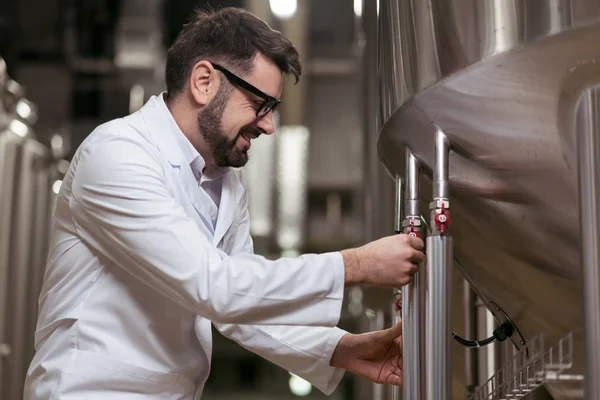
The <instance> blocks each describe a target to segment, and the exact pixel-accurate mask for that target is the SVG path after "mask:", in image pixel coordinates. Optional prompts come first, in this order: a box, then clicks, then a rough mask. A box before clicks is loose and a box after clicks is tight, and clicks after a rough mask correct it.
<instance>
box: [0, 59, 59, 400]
mask: <svg viewBox="0 0 600 400" xmlns="http://www.w3.org/2000/svg"><path fill="white" fill-rule="evenodd" d="M0 60H1V59H0ZM2 64H3V62H2ZM0 75H1V76H0V105H1V107H0V398H1V399H19V398H22V397H23V395H22V388H23V382H24V379H25V374H26V371H27V367H28V365H29V362H30V360H31V358H32V357H33V352H34V349H33V335H34V331H35V324H36V316H37V303H38V295H39V292H40V288H41V282H42V278H43V274H44V268H45V263H46V255H47V247H48V237H49V235H48V233H49V222H50V216H51V207H52V205H53V202H54V197H55V193H54V192H55V191H56V190H57V189H58V183H57V182H60V177H61V171H64V169H65V166H64V163H63V162H56V161H55V160H56V156H57V155H59V153H57V152H54V153H53V152H52V149H51V148H50V147H49V146H46V145H44V144H42V143H40V142H39V141H38V140H36V138H35V135H34V132H33V126H34V124H35V122H36V120H37V108H36V106H35V105H34V104H32V103H31V102H29V101H27V100H26V99H25V97H24V95H25V90H24V88H23V87H22V86H21V85H19V84H18V83H17V82H15V81H14V80H11V79H10V78H9V77H8V76H6V71H5V69H2V68H0ZM55 141H56V140H55Z"/></svg>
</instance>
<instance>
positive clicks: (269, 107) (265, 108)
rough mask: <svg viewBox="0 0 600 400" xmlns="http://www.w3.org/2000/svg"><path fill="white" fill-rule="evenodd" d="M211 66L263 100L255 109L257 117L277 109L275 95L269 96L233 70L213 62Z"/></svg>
mask: <svg viewBox="0 0 600 400" xmlns="http://www.w3.org/2000/svg"><path fill="white" fill-rule="evenodd" d="M212 66H213V67H214V68H215V69H216V70H217V71H221V72H222V73H223V74H225V76H226V77H227V79H229V81H230V82H231V83H232V84H234V85H237V86H239V87H241V88H242V89H245V90H247V91H249V92H250V93H252V94H254V95H256V96H258V97H260V98H261V99H262V100H263V102H262V104H261V105H260V107H258V110H256V116H257V117H258V118H261V117H264V116H265V115H267V114H268V113H270V112H271V111H275V110H276V109H277V107H279V104H281V100H277V99H276V98H275V97H272V96H269V95H268V94H266V93H265V92H263V91H262V90H260V89H259V88H257V87H256V86H254V85H252V84H250V83H248V82H247V81H245V80H244V79H242V78H240V77H239V76H237V75H236V74H234V73H233V72H230V71H228V70H226V69H225V68H223V67H221V66H220V65H218V64H214V63H213V64H212Z"/></svg>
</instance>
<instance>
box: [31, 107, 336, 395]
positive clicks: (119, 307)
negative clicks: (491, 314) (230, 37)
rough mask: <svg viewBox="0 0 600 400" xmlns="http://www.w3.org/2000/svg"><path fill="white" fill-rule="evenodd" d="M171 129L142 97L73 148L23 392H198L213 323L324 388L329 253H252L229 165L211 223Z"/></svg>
mask: <svg viewBox="0 0 600 400" xmlns="http://www.w3.org/2000/svg"><path fill="white" fill-rule="evenodd" d="M177 129H178V128H177V126H176V125H175V123H174V120H173V119H172V116H171V114H170V113H169V111H168V109H167V108H166V107H165V105H164V102H163V101H162V98H160V97H153V98H152V99H150V100H149V101H148V103H146V105H144V107H143V108H142V109H141V110H140V111H138V112H136V113H134V114H132V115H130V116H127V117H125V118H122V119H117V120H114V121H111V122H108V123H106V124H104V125H101V126H100V127H98V128H97V129H96V130H95V131H94V132H93V133H92V134H91V135H90V136H89V137H88V138H87V139H86V140H85V141H84V143H83V144H82V145H81V146H80V148H79V149H78V151H77V153H76V154H75V156H74V158H73V161H72V164H71V167H70V169H69V171H68V173H67V174H66V177H65V179H64V181H63V185H62V188H61V191H60V194H59V196H58V201H57V206H56V210H55V214H54V227H53V237H52V243H51V248H50V253H49V257H48V265H47V271H46V275H45V280H44V285H43V289H42V293H41V295H40V301H39V307H40V308H39V317H38V324H37V330H36V335H35V343H36V354H35V357H34V359H33V361H32V363H31V366H30V368H29V371H28V374H27V380H26V383H25V399H31V400H33V399H35V400H46V399H61V400H70V399H86V400H96V399H105V398H110V399H111V400H128V399H140V398H143V399H161V400H165V399H181V400H183V399H184V400H191V399H194V398H195V399H199V398H200V396H201V394H202V390H203V387H204V384H205V382H206V379H207V378H208V375H209V370H210V359H211V347H212V339H211V322H212V323H213V324H214V325H215V326H216V327H217V329H218V330H219V331H220V332H222V333H223V334H224V335H225V336H227V337H229V338H231V339H233V340H235V341H237V342H238V343H240V344H241V345H242V346H244V347H246V348H248V349H250V350H251V351H253V352H255V353H257V354H259V355H261V356H262V357H264V358H266V359H268V360H270V361H272V362H274V363H275V364H278V365H280V366H282V367H283V368H286V369H287V370H289V371H291V372H293V373H296V374H297V375H299V376H302V377H304V378H305V379H307V380H308V381H310V382H311V383H312V384H313V385H315V387H317V388H318V389H319V390H321V391H323V392H325V393H327V394H329V393H331V392H332V391H333V390H334V389H335V387H336V386H337V385H338V383H339V381H340V379H341V378H342V375H343V370H340V369H335V368H332V367H330V366H329V361H330V358H331V355H332V353H333V350H334V349H335V346H336V345H337V343H338V342H339V340H340V339H341V337H342V336H343V335H344V334H345V333H346V332H344V331H342V330H340V329H338V328H335V325H336V324H337V322H338V320H339V317H340V312H341V305H342V298H343V288H344V267H343V260H342V258H341V255H340V254H339V253H337V252H333V253H327V254H322V255H304V256H301V257H299V258H295V259H281V260H277V261H270V260H267V259H265V258H263V257H261V256H258V255H254V254H253V249H252V240H251V239H250V236H249V218H248V209H247V197H246V193H245V191H244V188H243V186H242V184H241V182H240V180H239V178H238V176H237V174H236V173H235V172H234V171H233V170H232V171H229V172H227V173H226V174H225V175H224V176H223V178H222V179H223V184H222V194H221V203H220V207H219V214H218V220H217V223H216V226H215V227H214V231H213V229H212V224H211V223H210V222H209V221H210V218H209V216H207V215H204V214H203V212H204V211H203V210H204V208H203V207H202V204H201V201H200V200H201V199H202V198H203V197H201V196H200V193H201V192H200V191H201V190H202V189H201V188H199V186H198V182H197V181H196V179H195V178H194V176H193V173H192V169H191V168H190V166H189V165H188V164H187V163H185V162H184V160H183V155H182V150H181V147H180V146H178V144H177V141H176V140H175V137H176V135H177V134H181V131H177ZM263 140H264V139H263ZM267 140H268V139H267ZM204 199H206V198H205V197H204ZM140 394H141V395H142V396H140Z"/></svg>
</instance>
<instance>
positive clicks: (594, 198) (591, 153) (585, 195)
mask: <svg viewBox="0 0 600 400" xmlns="http://www.w3.org/2000/svg"><path fill="white" fill-rule="evenodd" d="M599 91H600V87H596V88H593V89H589V90H587V91H586V92H585V93H584V95H583V97H582V98H581V100H580V103H579V107H578V113H577V127H576V130H577V152H578V160H579V165H578V168H579V228H580V235H581V254H582V260H583V274H582V278H583V309H584V329H583V332H584V343H585V353H586V356H585V378H586V379H585V398H586V399H600V380H599V379H597V377H598V376H600V272H599V267H598V265H599V263H600V210H599V204H598V201H599V200H600V138H599V137H598V135H599V134H600V129H599V123H600V115H599V114H600V109H599V107H600V101H599V100H600V99H599Z"/></svg>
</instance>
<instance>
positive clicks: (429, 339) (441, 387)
mask: <svg viewBox="0 0 600 400" xmlns="http://www.w3.org/2000/svg"><path fill="white" fill-rule="evenodd" d="M452 258H453V253H452V238H451V237H448V236H439V235H438V236H429V237H427V318H426V324H427V325H426V328H425V337H426V343H425V352H426V360H427V365H426V369H427V397H426V399H427V400H450V395H451V393H452V379H451V369H450V365H451V353H450V337H451V334H450V332H451V325H450V305H451V303H450V290H451V288H450V282H451V269H450V267H451V265H452Z"/></svg>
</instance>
